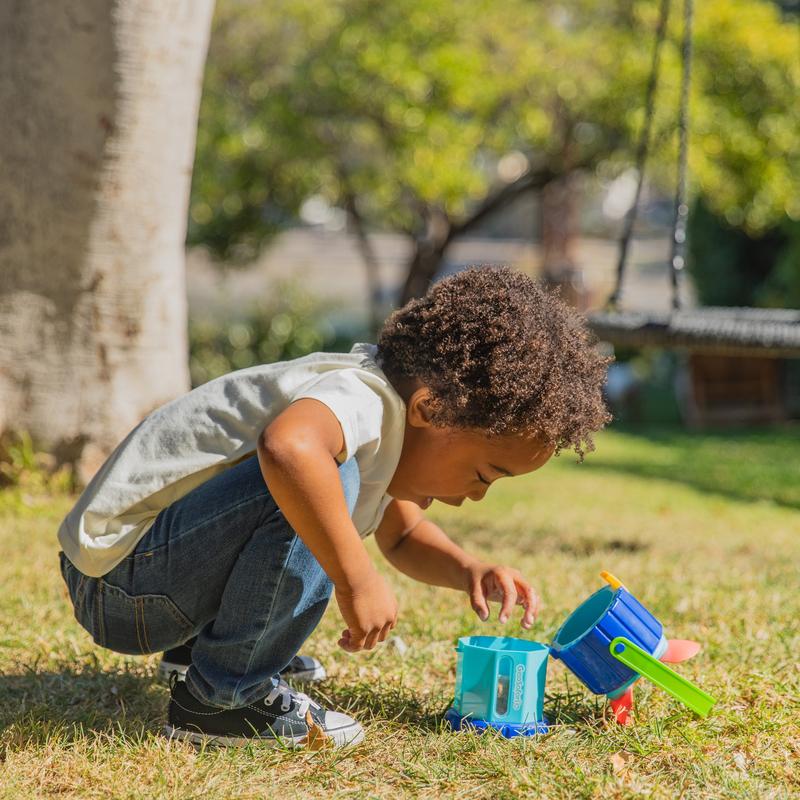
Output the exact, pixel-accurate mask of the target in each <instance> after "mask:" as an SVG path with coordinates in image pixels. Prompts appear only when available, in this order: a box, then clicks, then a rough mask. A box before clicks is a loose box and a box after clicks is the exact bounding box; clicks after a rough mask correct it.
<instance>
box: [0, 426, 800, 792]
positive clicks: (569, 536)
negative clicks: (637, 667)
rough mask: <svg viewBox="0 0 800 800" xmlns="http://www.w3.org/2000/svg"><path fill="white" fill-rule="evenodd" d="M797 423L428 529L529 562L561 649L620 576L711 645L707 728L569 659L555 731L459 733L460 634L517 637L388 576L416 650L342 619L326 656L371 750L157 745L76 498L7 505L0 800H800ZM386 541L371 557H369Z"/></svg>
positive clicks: (474, 510) (687, 669) (506, 494)
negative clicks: (595, 677)
mask: <svg viewBox="0 0 800 800" xmlns="http://www.w3.org/2000/svg"><path fill="white" fill-rule="evenodd" d="M798 456H800V432H798V430H797V429H783V430H773V431H770V432H749V433H748V432H744V433H738V434H735V435H731V434H725V435H723V434H714V435H711V434H709V435H689V434H685V433H682V432H678V431H668V430H662V431H656V432H655V433H650V434H647V435H645V434H641V433H637V432H634V431H627V432H620V431H616V432H609V433H607V434H605V435H604V436H602V437H601V439H600V441H599V443H598V452H597V453H595V454H592V455H590V456H589V458H588V459H587V461H586V463H585V464H583V465H576V464H575V463H574V459H573V458H572V457H571V456H569V455H564V456H562V457H561V458H560V459H558V460H556V461H554V462H553V463H552V464H551V465H548V466H547V467H545V469H544V470H542V471H541V472H540V473H538V474H536V475H534V476H530V477H527V478H520V479H515V480H503V481H501V482H499V483H498V484H497V486H495V487H494V488H493V489H492V491H491V492H490V494H489V496H488V497H487V499H486V500H485V501H484V502H483V503H481V504H478V505H472V504H468V505H467V506H466V507H464V508H462V509H460V510H456V509H450V508H434V509H433V515H434V516H435V517H436V518H437V519H438V520H439V521H440V522H441V523H442V524H443V526H444V527H445V528H446V529H447V530H448V531H449V532H450V533H451V534H452V535H453V536H454V537H455V538H457V539H458V540H459V541H461V542H462V543H463V544H464V545H465V546H467V547H468V548H470V549H471V550H473V551H476V552H478V553H480V554H482V555H483V556H485V557H487V558H490V559H493V560H495V561H499V562H507V563H511V564H513V565H515V566H518V567H519V568H520V569H521V570H523V572H524V573H525V574H526V575H528V576H529V577H530V578H531V579H532V580H533V581H534V583H535V585H536V586H537V587H538V589H539V591H540V593H541V595H542V598H543V602H544V607H543V611H542V615H541V618H540V622H539V623H538V624H537V626H536V627H535V629H534V630H533V631H532V632H531V636H533V637H534V638H537V639H541V640H545V641H546V640H547V639H548V637H549V636H550V635H551V634H552V633H553V632H554V630H555V628H556V627H557V626H558V624H559V623H560V621H561V620H562V619H563V618H564V616H565V614H567V613H568V612H569V611H570V610H571V609H572V608H573V607H574V606H575V605H576V604H577V602H578V601H579V600H580V599H582V598H583V597H584V596H585V595H586V594H587V593H588V592H589V591H591V590H593V589H594V588H596V587H597V586H599V585H600V580H599V578H598V575H597V573H598V571H599V570H601V569H604V568H605V569H609V570H610V571H612V572H614V573H615V574H617V575H618V576H619V577H621V578H623V579H624V580H625V582H626V584H627V585H628V586H629V587H630V588H631V589H632V590H633V591H634V592H635V593H636V594H637V595H638V596H639V598H640V599H641V600H642V601H643V602H645V603H646V604H647V605H648V606H649V607H650V608H651V609H652V610H653V611H654V612H655V613H656V614H657V615H658V616H659V617H660V619H661V620H662V621H663V622H664V624H665V627H666V629H667V632H668V634H670V635H673V636H675V637H680V638H696V639H698V640H700V641H702V642H703V643H704V650H703V651H702V653H701V654H700V655H699V656H697V657H696V658H695V659H694V660H693V661H690V662H688V663H686V664H684V665H682V666H680V667H679V670H680V671H681V672H682V673H683V674H685V675H687V677H689V678H690V679H691V680H694V681H696V682H697V683H698V684H699V685H700V686H701V687H703V688H704V689H705V690H707V691H708V692H710V693H711V694H713V695H714V696H715V697H716V698H718V700H719V702H718V705H717V706H716V708H715V709H714V710H713V711H712V713H711V715H710V716H709V717H708V718H707V719H705V720H703V719H699V718H697V717H694V716H693V715H692V714H691V713H689V712H688V711H686V710H684V709H682V708H681V707H680V706H678V705H677V704H676V703H675V702H674V701H673V700H671V699H670V698H669V697H668V696H666V695H665V694H664V693H663V692H661V691H659V690H657V689H654V688H651V687H649V686H646V685H643V684H640V685H638V686H637V703H638V714H637V721H636V724H635V725H633V726H630V727H628V728H620V727H618V726H616V725H613V724H610V723H609V722H608V721H607V718H606V715H605V714H604V703H603V701H602V698H595V697H593V696H591V695H590V694H589V693H588V692H587V691H586V690H584V689H583V688H582V687H581V686H580V685H578V684H577V682H576V680H575V679H574V678H570V677H569V676H568V675H567V674H566V673H565V671H564V669H563V667H562V666H561V665H560V664H558V663H551V665H550V667H549V675H548V698H547V702H546V706H545V709H546V712H547V713H548V714H549V715H550V717H551V719H552V720H553V721H554V722H555V725H554V731H553V733H552V734H551V735H549V736H547V737H544V738H541V739H538V740H527V741H520V740H514V741H506V740H502V739H499V738H498V737H494V736H484V737H478V736H474V735H462V734H458V735H455V734H452V733H447V732H445V731H443V729H442V726H441V722H440V720H441V714H442V712H443V711H444V710H445V708H446V707H447V705H448V702H449V700H450V697H451V693H452V690H453V682H454V666H455V660H454V654H453V643H454V641H455V639H456V637H458V636H461V635H466V634H471V633H479V632H481V633H500V632H501V631H502V632H506V633H508V634H514V633H518V632H519V629H518V628H516V629H514V628H512V627H511V625H510V624H509V626H507V627H506V628H503V626H500V625H498V624H497V623H496V621H495V620H494V619H493V620H491V621H490V622H488V623H485V624H482V623H480V622H479V621H478V620H477V619H476V618H475V617H474V615H473V614H472V612H471V611H470V609H469V606H468V604H467V602H466V598H465V597H463V596H460V595H457V594H454V593H452V592H446V591H444V590H438V589H433V588H430V587H426V586H422V585H418V584H414V583H413V582H412V581H410V580H407V579H405V578H403V577H401V576H398V575H396V574H393V575H392V577H391V581H392V583H393V585H394V586H395V587H396V590H397V594H398V597H399V599H400V602H401V607H402V611H401V618H400V622H399V625H398V629H397V633H398V634H399V635H400V636H402V638H403V639H404V640H405V642H406V643H407V644H408V645H409V646H410V649H409V652H408V653H407V654H406V655H405V657H400V656H399V655H398V653H397V652H396V650H395V649H393V648H391V647H387V646H384V647H381V648H380V649H378V650H376V651H374V652H372V653H368V654H360V655H357V656H348V655H347V654H345V653H344V652H342V651H340V650H337V648H336V646H335V642H336V638H337V633H338V631H339V630H340V627H341V625H340V622H339V619H338V615H337V613H336V611H335V609H334V608H331V609H330V610H329V613H328V614H327V615H326V617H325V620H324V621H323V624H322V625H321V627H320V629H319V630H318V631H317V632H316V633H315V634H314V636H313V638H312V640H311V641H310V642H309V645H308V651H310V652H314V653H315V654H316V655H318V656H319V657H320V658H322V659H324V661H325V663H326V665H327V666H328V669H329V673H330V678H329V680H328V681H326V683H325V684H323V685H322V686H320V688H319V692H318V695H319V696H320V697H321V698H322V699H323V700H325V701H326V702H329V703H330V704H332V705H333V706H335V707H337V708H340V709H343V710H345V711H349V712H350V713H352V714H353V715H354V716H356V717H358V718H359V719H360V720H361V721H362V722H363V723H364V725H365V728H366V731H367V739H366V742H365V743H364V744H363V745H362V746H360V747H358V748H354V749H352V750H349V751H348V750H345V751H336V752H318V753H290V752H276V751H272V750H269V749H267V748H266V747H263V746H262V747H259V746H253V747H251V748H248V749H244V750H233V751H228V750H214V749H208V750H204V751H200V752H198V751H195V750H194V749H193V748H191V747H189V746H184V745H181V744H177V743H169V742H167V741H165V740H164V739H162V738H161V736H160V735H159V730H160V727H161V724H162V722H163V716H164V711H165V707H166V702H167V690H166V689H165V688H164V687H162V686H161V685H160V684H158V682H157V681H156V679H155V669H156V665H157V658H156V657H149V658H133V657H127V656H120V655H116V654H114V653H110V652H105V651H102V650H100V649H98V648H96V647H95V646H94V645H93V644H92V643H91V641H90V639H89V637H88V635H86V634H85V633H84V632H83V631H82V630H81V629H80V628H79V627H78V626H77V623H75V622H74V620H73V619H72V615H71V610H70V608H69V606H68V603H67V599H66V595H65V590H64V588H63V587H62V584H61V579H60V576H59V574H58V569H57V560H56V551H57V547H56V544H55V538H54V537H55V528H56V527H57V524H58V521H59V520H60V518H61V516H62V515H63V514H64V513H65V511H66V510H67V509H68V507H69V503H70V501H69V499H68V498H65V497H53V498H48V497H45V496H42V495H37V496H33V497H31V496H24V495H22V494H20V493H19V492H12V491H11V490H6V491H5V492H3V493H0V552H2V554H3V557H2V559H0V586H2V587H3V592H2V596H1V597H0V673H2V677H0V798H4V799H5V798H14V800H17V799H18V798H27V797H52V796H58V797H60V798H103V800H105V799H106V798H131V799H132V798H151V797H158V798H190V797H197V798H220V799H221V798H231V797H242V798H256V797H262V796H268V797H273V796H275V795H276V793H283V796H285V797H292V798H293V797H336V798H343V797H359V798H361V797H387V798H389V797H398V796H409V797H422V798H441V797H459V798H464V797H467V798H482V797H486V798H495V799H500V798H516V797H523V796H535V797H548V798H582V797H587V798H589V797H603V798H606V797H610V798H614V797H625V798H628V797H670V798H671V797H678V796H683V797H701V798H706V797H707V798H732V797H741V798H754V797H758V798H773V797H775V798H782V797H797V796H800V771H798V767H797V765H798V763H800V727H799V726H798V719H800V675H799V672H798V664H797V661H798V653H800V625H799V624H798V619H800V598H799V597H798V595H799V594H800V593H799V592H798V588H799V587H798V574H799V572H798V563H800V514H798V508H800V480H798V477H800V467H799V466H798V462H800V459H799V458H798ZM370 547H371V548H373V552H374V544H373V543H370Z"/></svg>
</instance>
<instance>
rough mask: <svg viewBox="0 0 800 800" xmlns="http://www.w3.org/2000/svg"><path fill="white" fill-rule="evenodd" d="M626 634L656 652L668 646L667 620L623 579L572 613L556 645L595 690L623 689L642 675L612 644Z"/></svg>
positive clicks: (557, 652) (558, 655) (560, 655)
mask: <svg viewBox="0 0 800 800" xmlns="http://www.w3.org/2000/svg"><path fill="white" fill-rule="evenodd" d="M617 637H624V638H625V639H626V640H628V641H630V642H633V643H634V644H635V645H637V646H638V647H640V648H641V649H642V650H644V651H645V652H646V653H648V654H649V655H651V656H653V658H655V659H658V658H660V656H661V655H662V653H663V652H664V651H665V650H666V647H667V640H666V639H665V638H664V635H663V628H662V625H661V623H660V622H659V621H658V620H657V619H656V618H655V617H654V616H653V615H652V614H651V613H650V612H649V611H648V610H647V609H646V608H645V607H644V606H643V605H642V604H641V603H640V602H639V601H638V600H637V599H636V598H635V597H634V596H633V595H632V594H631V593H630V592H629V591H628V590H627V589H626V588H625V587H624V586H622V585H619V584H618V585H616V586H604V587H603V588H602V589H599V590H598V591H596V592H595V593H594V594H593V595H592V596H591V597H589V598H588V599H587V600H584V602H583V603H581V605H579V606H578V608H576V609H575V611H573V612H572V614H570V616H569V617H567V620H566V621H565V622H564V624H563V625H562V626H561V627H560V628H559V629H558V633H556V635H555V638H554V639H553V642H552V644H551V646H550V652H551V653H552V655H553V658H558V659H560V660H561V661H563V662H564V664H565V665H566V666H567V667H568V668H569V669H570V670H571V671H572V672H574V673H575V675H577V677H578V678H580V680H581V681H583V683H585V684H586V686H587V687H588V688H589V690H590V691H592V692H594V693H595V694H611V695H614V694H618V693H621V692H623V691H624V690H625V689H626V688H627V687H628V686H630V685H631V684H632V683H634V681H636V679H637V678H638V677H639V674H638V673H636V672H634V671H633V670H632V669H630V668H629V667H627V666H626V665H625V664H623V663H622V662H621V661H620V660H619V658H617V657H616V656H615V655H614V654H613V653H612V652H611V649H610V646H611V642H612V640H614V639H616V638H617Z"/></svg>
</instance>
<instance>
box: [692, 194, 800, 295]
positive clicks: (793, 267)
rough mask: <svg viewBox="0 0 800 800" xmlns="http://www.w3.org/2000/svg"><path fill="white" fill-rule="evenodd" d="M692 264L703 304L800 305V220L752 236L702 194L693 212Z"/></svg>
mask: <svg viewBox="0 0 800 800" xmlns="http://www.w3.org/2000/svg"><path fill="white" fill-rule="evenodd" d="M688 233H689V252H690V258H689V268H690V271H691V273H692V278H693V280H694V284H695V287H696V288H697V293H698V297H699V299H700V302H701V303H702V304H703V305H712V306H768V307H788V308H800V222H795V221H793V220H791V219H789V218H788V217H785V218H784V219H783V220H782V221H781V223H780V224H779V225H776V226H775V227H774V228H772V229H770V230H767V231H765V232H763V233H762V234H761V235H759V236H755V235H754V236H751V235H748V233H747V232H746V231H745V230H743V229H742V228H740V227H733V226H731V225H729V224H728V223H727V222H726V221H725V220H724V219H723V218H721V217H719V216H718V215H716V214H714V213H713V212H712V211H711V210H710V208H709V204H708V202H707V201H705V199H704V198H700V199H699V200H698V202H697V203H695V204H694V207H693V209H692V212H691V214H690V215H689V231H688Z"/></svg>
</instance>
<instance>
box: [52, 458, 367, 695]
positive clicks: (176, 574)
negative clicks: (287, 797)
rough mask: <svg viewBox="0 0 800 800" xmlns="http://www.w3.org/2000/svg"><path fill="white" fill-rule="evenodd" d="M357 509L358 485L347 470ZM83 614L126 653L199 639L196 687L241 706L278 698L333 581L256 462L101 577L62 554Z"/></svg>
mask: <svg viewBox="0 0 800 800" xmlns="http://www.w3.org/2000/svg"><path fill="white" fill-rule="evenodd" d="M339 478H340V480H341V482H342V487H343V489H344V494H345V499H346V501H347V507H348V509H349V511H350V513H351V514H352V513H353V508H354V506H355V503H356V499H357V497H358V491H359V486H360V480H359V474H358V467H357V466H356V462H355V461H354V460H353V459H350V460H349V461H347V462H346V463H344V464H343V465H342V466H340V467H339ZM61 571H62V574H63V575H64V580H65V581H66V583H67V586H68V588H69V593H70V597H71V599H72V603H73V605H74V607H75V617H76V618H77V620H78V621H79V622H80V623H81V625H82V626H83V627H84V628H86V630H87V631H88V632H89V633H90V634H91V635H92V637H93V639H94V640H95V642H96V643H97V644H99V645H102V646H103V647H107V648H109V649H111V650H115V651H117V652H120V653H136V654H139V653H154V652H159V651H161V650H168V649H170V648H172V647H176V646H178V645H179V644H182V643H183V642H185V641H187V640H188V639H190V638H191V637H192V636H195V635H196V636H197V642H196V643H195V644H194V647H193V649H192V665H191V667H189V671H188V673H187V675H186V682H187V686H188V688H189V690H190V691H191V692H192V694H193V695H195V697H197V698H198V699H199V700H201V701H203V702H205V703H208V704H210V705H214V706H220V707H223V708H238V707H240V706H244V705H248V704H249V703H251V702H253V701H255V700H259V699H261V698H262V697H264V696H265V695H266V694H268V693H269V691H270V689H271V688H272V687H273V685H274V676H276V675H277V674H278V672H280V671H281V670H282V669H283V668H284V667H285V666H286V665H287V664H288V663H289V661H291V659H292V658H293V657H294V656H295V655H296V654H297V652H298V650H299V649H300V647H301V646H302V644H303V642H305V640H306V639H307V638H308V637H309V635H310V634H311V632H312V631H313V630H314V628H316V626H317V625H318V623H319V621H320V619H321V617H322V614H323V612H324V611H325V607H326V606H327V604H328V600H329V598H330V595H331V589H332V584H331V581H330V579H329V578H328V576H327V575H326V574H325V572H324V571H323V569H322V567H320V565H319V562H318V561H317V559H316V558H315V557H314V556H313V555H312V554H311V552H310V551H309V550H308V548H307V547H306V546H305V544H304V543H303V541H302V540H301V539H300V538H299V537H298V536H297V534H296V533H295V532H294V531H293V530H292V528H291V527H290V525H289V523H288V522H287V521H286V519H285V518H284V516H283V514H282V513H281V511H280V509H279V508H278V506H277V504H276V503H275V501H274V500H273V499H272V495H271V494H270V492H269V490H268V489H267V486H266V484H265V482H264V478H263V476H262V474H261V470H260V468H259V464H258V459H257V458H256V457H255V456H253V457H251V458H248V459H247V460H245V461H243V462H241V463H240V464H237V465H236V466H235V467H231V468H230V469H227V470H225V471H224V472H222V473H220V474H219V475H216V476H215V477H213V478H211V479H210V480H208V481H206V482H205V483H203V484H202V485H200V486H198V487H197V488H196V489H194V490H192V491H191V492H189V493H188V494H187V495H186V496H185V497H183V498H181V499H180V500H178V501H176V502H175V503H173V504H172V505H171V506H169V507H168V508H166V509H164V510H163V511H162V512H161V513H160V514H159V515H158V517H156V520H155V522H154V524H153V526H152V527H151V528H150V530H149V531H148V532H147V533H146V534H145V536H144V537H143V538H142V539H141V540H140V541H139V543H138V544H137V545H136V549H135V550H134V551H133V552H132V553H131V554H130V555H129V556H128V557H127V558H125V559H124V560H123V561H122V562H121V563H120V564H118V565H117V566H116V567H114V569H112V570H111V571H110V572H109V573H107V574H106V575H103V576H102V577H101V578H90V577H88V576H86V575H84V574H83V573H81V572H80V571H79V570H78V569H77V568H76V567H75V566H74V565H73V564H72V563H71V562H70V561H69V560H68V559H67V558H66V556H64V554H63V553H62V554H61Z"/></svg>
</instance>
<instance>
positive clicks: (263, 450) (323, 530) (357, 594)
mask: <svg viewBox="0 0 800 800" xmlns="http://www.w3.org/2000/svg"><path fill="white" fill-rule="evenodd" d="M343 447H344V436H343V434H342V429H341V426H340V424H339V421H338V420H337V418H336V416H335V415H334V414H333V412H332V411H331V410H330V409H329V408H328V407H327V406H326V405H325V404H324V403H321V402H319V401H318V400H312V399H303V400H298V401H297V402H295V403H292V404H291V405H290V406H289V407H288V408H287V409H286V410H285V411H283V412H282V413H281V414H279V415H278V417H276V418H275V420H273V422H272V423H270V425H268V426H267V427H266V428H265V429H264V431H263V433H262V434H261V436H260V437H259V441H258V460H259V464H260V465H261V472H262V474H263V475H264V480H265V481H266V483H267V486H268V487H269V490H270V493H271V494H272V496H273V498H274V499H275V502H276V503H277V504H278V507H279V508H280V509H281V511H282V512H283V515H284V516H285V517H286V520H287V521H288V523H289V524H290V525H291V526H292V528H293V529H294V530H295V531H296V532H297V535H298V536H299V537H300V538H301V539H302V540H303V542H304V543H305V544H306V546H307V547H308V549H309V550H310V551H311V552H312V553H313V554H314V556H315V557H316V559H317V561H319V563H320V565H321V567H322V568H323V569H324V570H325V572H326V573H327V575H328V576H329V577H330V579H331V580H332V581H333V584H334V587H335V591H336V601H337V603H338V605H339V610H340V611H341V613H342V617H343V618H344V621H345V623H346V624H347V626H348V627H347V630H345V631H343V632H342V638H341V639H340V640H339V644H340V645H341V646H342V647H343V648H344V649H345V650H349V651H351V652H355V651H356V650H361V649H367V650H369V649H371V648H373V647H374V646H375V643H376V642H378V641H383V640H384V639H385V638H386V636H387V635H388V633H389V631H390V630H391V629H392V627H394V624H395V621H396V618H397V602H396V600H395V598H394V594H393V593H392V590H391V589H390V588H389V586H388V584H387V583H386V581H385V580H384V579H383V578H382V577H381V575H380V574H379V573H378V572H377V570H376V569H375V567H374V565H373V564H372V561H371V559H370V557H369V554H368V553H367V551H366V548H365V547H364V543H363V542H362V541H361V537H360V536H359V535H358V531H357V530H356V529H355V526H354V525H353V522H352V520H351V519H350V514H349V513H348V511H347V505H346V503H345V498H344V492H343V491H342V485H341V483H340V481H339V473H338V471H337V464H336V460H335V459H336V456H337V454H338V453H340V452H341V451H342V448H343Z"/></svg>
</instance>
